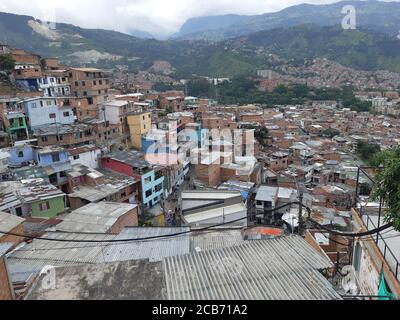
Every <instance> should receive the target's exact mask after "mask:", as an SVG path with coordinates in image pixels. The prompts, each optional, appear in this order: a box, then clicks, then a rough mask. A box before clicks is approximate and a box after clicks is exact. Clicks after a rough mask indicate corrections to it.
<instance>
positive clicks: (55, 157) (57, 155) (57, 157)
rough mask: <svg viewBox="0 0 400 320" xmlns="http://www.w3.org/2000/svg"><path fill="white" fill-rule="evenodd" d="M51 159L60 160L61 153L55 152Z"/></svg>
mask: <svg viewBox="0 0 400 320" xmlns="http://www.w3.org/2000/svg"><path fill="white" fill-rule="evenodd" d="M51 160H53V162H58V161H60V155H59V154H58V153H53V154H52V155H51Z"/></svg>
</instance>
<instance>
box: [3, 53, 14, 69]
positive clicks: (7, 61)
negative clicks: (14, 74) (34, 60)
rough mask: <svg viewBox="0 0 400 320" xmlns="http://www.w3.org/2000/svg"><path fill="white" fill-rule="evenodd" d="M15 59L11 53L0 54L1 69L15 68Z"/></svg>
mask: <svg viewBox="0 0 400 320" xmlns="http://www.w3.org/2000/svg"><path fill="white" fill-rule="evenodd" d="M14 66H15V61H14V60H13V58H12V57H11V56H10V55H9V54H2V55H0V71H6V72H10V71H12V70H13V69H14Z"/></svg>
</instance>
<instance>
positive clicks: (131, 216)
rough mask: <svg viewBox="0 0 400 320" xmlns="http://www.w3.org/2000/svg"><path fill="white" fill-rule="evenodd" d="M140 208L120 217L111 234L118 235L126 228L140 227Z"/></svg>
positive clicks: (110, 231)
mask: <svg viewBox="0 0 400 320" xmlns="http://www.w3.org/2000/svg"><path fill="white" fill-rule="evenodd" d="M138 224H139V223H138V207H136V208H134V209H132V210H130V211H129V212H127V213H126V214H124V215H123V216H121V217H119V218H118V220H117V222H115V223H114V224H113V226H112V227H111V229H110V230H109V233H113V234H118V233H120V232H121V231H122V229H123V228H125V227H137V226H138Z"/></svg>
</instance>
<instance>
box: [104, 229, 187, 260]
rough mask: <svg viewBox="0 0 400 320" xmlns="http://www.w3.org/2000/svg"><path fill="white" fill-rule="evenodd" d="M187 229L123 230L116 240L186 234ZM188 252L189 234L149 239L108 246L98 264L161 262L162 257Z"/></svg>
mask: <svg viewBox="0 0 400 320" xmlns="http://www.w3.org/2000/svg"><path fill="white" fill-rule="evenodd" d="M189 230H190V229H189V228H188V227H175V228H166V227H148V228H141V227H138V228H135V227H133V228H124V230H122V231H121V233H120V234H119V235H118V236H117V239H136V238H144V237H153V236H165V235H169V234H174V233H180V232H186V231H189ZM189 252H190V238H189V234H184V235H180V236H175V237H170V238H160V239H151V240H147V241H135V242H129V243H118V244H109V245H107V247H106V248H105V250H104V257H103V256H99V262H113V261H125V260H139V259H149V260H150V261H161V260H162V259H163V258H164V257H170V256H176V255H181V254H187V253H189Z"/></svg>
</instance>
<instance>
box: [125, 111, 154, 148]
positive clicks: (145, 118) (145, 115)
mask: <svg viewBox="0 0 400 320" xmlns="http://www.w3.org/2000/svg"><path fill="white" fill-rule="evenodd" d="M127 118H128V126H129V132H130V136H131V141H132V144H133V146H134V147H135V148H136V149H138V150H140V149H141V148H142V135H144V134H145V133H147V132H149V131H150V129H151V113H150V112H140V113H134V114H129V115H128V117H127Z"/></svg>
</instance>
